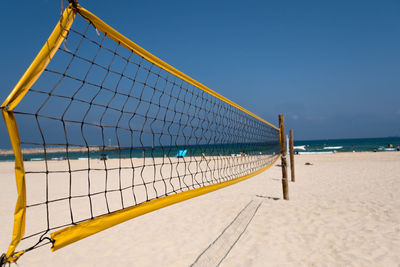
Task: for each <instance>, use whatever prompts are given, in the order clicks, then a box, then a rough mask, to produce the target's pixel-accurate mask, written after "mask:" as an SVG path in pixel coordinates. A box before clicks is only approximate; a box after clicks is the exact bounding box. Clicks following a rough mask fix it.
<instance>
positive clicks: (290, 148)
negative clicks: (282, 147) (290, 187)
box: [289, 130, 296, 182]
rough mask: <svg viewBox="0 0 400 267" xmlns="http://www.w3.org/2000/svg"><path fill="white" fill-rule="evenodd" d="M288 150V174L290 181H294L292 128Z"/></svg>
mask: <svg viewBox="0 0 400 267" xmlns="http://www.w3.org/2000/svg"><path fill="white" fill-rule="evenodd" d="M289 138H290V139H289V151H290V176H291V178H292V182H295V181H296V178H295V177H294V140H293V130H290V137H289Z"/></svg>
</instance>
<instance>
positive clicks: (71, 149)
mask: <svg viewBox="0 0 400 267" xmlns="http://www.w3.org/2000/svg"><path fill="white" fill-rule="evenodd" d="M88 149H89V151H91V152H97V151H103V150H104V151H110V150H116V149H118V147H109V146H108V147H104V148H103V147H102V146H90V147H76V146H75V147H72V146H71V147H68V152H87V151H88ZM66 151H67V150H66V147H47V148H46V153H62V152H66ZM22 154H25V155H27V154H44V149H43V148H23V149H22ZM12 155H14V151H13V150H12V149H2V150H0V156H12Z"/></svg>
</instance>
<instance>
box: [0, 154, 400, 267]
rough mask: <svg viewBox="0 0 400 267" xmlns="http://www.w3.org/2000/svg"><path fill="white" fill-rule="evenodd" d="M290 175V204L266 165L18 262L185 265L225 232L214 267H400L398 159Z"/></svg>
mask: <svg viewBox="0 0 400 267" xmlns="http://www.w3.org/2000/svg"><path fill="white" fill-rule="evenodd" d="M305 162H311V163H313V165H312V166H307V165H305V164H304V163H305ZM0 170H1V180H0V186H1V188H2V192H1V194H0V199H1V205H0V215H1V220H0V250H1V251H5V250H6V249H7V247H8V243H9V241H10V239H11V232H12V220H13V218H12V216H13V209H14V203H15V198H16V192H15V191H16V190H15V182H14V176H13V166H12V164H11V163H0ZM296 174H297V176H296V177H297V180H296V182H295V183H290V184H289V187H290V198H291V199H290V200H289V201H284V200H282V189H281V180H280V178H281V170H280V168H278V167H272V168H271V169H269V170H268V171H266V172H264V173H262V174H260V175H258V176H256V177H254V178H251V179H249V180H247V181H244V182H241V183H239V184H236V185H233V186H230V187H227V188H225V189H222V190H218V191H216V192H213V193H210V194H206V195H203V196H200V197H197V198H194V199H191V200H188V201H185V202H182V203H179V204H175V205H173V206H170V207H167V208H164V209H161V210H158V211H155V212H153V213H150V214H146V215H144V216H141V217H138V218H135V219H133V220H131V221H128V222H125V223H123V224H120V225H118V226H115V227H113V228H110V229H108V230H106V231H103V232H101V233H98V234H96V235H93V236H91V237H88V238H86V239H84V240H81V241H79V242H77V243H75V244H72V245H70V246H67V247H65V248H63V249H60V250H59V251H56V252H54V253H52V252H50V248H49V246H45V247H42V248H39V249H36V250H34V251H32V252H29V253H27V254H26V255H24V256H22V257H21V259H20V260H19V262H18V263H19V265H20V266H110V265H111V266H132V265H134V266H189V265H190V264H192V263H194V262H195V260H196V259H197V258H198V256H199V255H200V254H202V253H203V252H204V251H205V250H206V249H207V248H208V247H209V246H210V244H212V243H213V242H214V241H216V239H217V238H218V237H219V236H220V235H221V233H228V234H225V238H226V239H225V240H227V241H225V242H214V244H217V245H218V244H219V243H224V244H225V245H226V244H228V245H230V246H227V247H228V254H226V253H225V254H224V253H222V252H221V251H222V250H223V249H226V248H223V247H221V248H220V249H216V247H213V248H212V249H214V251H216V252H213V253H214V255H215V257H216V258H217V257H220V256H219V254H221V255H222V256H223V257H224V259H223V260H222V263H221V266H313V265H315V266H400V265H399V263H400V256H399V255H400V198H399V192H400V153H398V152H386V153H338V154H332V155H300V156H296ZM252 200H253V203H256V202H257V203H260V204H261V205H260V206H259V208H258V209H257V210H256V209H253V210H254V212H255V213H254V212H253V211H252V212H247V210H246V209H245V211H244V212H242V213H241V214H243V216H242V217H243V224H244V223H246V222H247V221H248V222H249V224H248V226H247V227H243V224H242V225H240V221H238V219H237V220H236V221H235V218H237V216H238V214H239V213H240V212H241V211H242V210H243V208H244V207H246V205H248V204H249V202H250V201H252ZM257 205H258V204H257ZM250 206H251V205H250ZM246 212H247V213H246ZM251 214H255V215H254V217H253V218H252V220H251V217H250V215H251ZM246 216H247V217H246ZM239 218H241V217H240V216H239ZM246 218H247V219H246ZM229 225H231V228H229V227H228V228H227V226H229ZM233 227H236V228H233ZM243 229H244V232H243ZM227 235H228V236H227ZM233 235H237V236H239V238H238V239H237V238H233ZM235 240H236V241H235ZM233 244H234V246H233V247H232V245H233ZM211 252H212V251H211V250H210V251H209V252H206V253H208V254H210V253H211ZM213 261H215V259H211V260H210V262H209V264H208V265H209V266H212V264H213Z"/></svg>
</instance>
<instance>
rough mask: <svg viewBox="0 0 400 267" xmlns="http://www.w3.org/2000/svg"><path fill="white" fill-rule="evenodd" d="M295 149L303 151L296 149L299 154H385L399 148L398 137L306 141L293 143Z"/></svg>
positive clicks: (399, 139) (399, 140)
mask: <svg viewBox="0 0 400 267" xmlns="http://www.w3.org/2000/svg"><path fill="white" fill-rule="evenodd" d="M294 146H295V147H302V146H304V149H305V150H303V149H300V148H298V149H296V150H295V151H297V152H299V153H301V152H313V153H315V152H317V153H321V152H373V151H374V150H376V152H386V151H393V150H394V151H396V147H398V146H400V137H384V138H354V139H325V140H308V141H295V142H294Z"/></svg>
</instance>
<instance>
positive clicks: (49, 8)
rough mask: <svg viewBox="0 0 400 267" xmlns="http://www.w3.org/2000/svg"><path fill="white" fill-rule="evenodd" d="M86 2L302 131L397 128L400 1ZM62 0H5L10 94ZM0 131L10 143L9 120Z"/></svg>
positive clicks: (364, 133)
mask: <svg viewBox="0 0 400 267" xmlns="http://www.w3.org/2000/svg"><path fill="white" fill-rule="evenodd" d="M79 3H80V4H81V5H82V6H83V7H85V8H87V9H88V10H90V11H91V12H93V13H94V14H96V15H97V16H99V17H100V18H102V19H103V20H104V21H106V22H107V23H108V24H110V25H111V26H113V27H114V28H116V29H117V30H118V31H120V32H121V33H123V34H124V35H126V36H127V37H129V38H131V39H132V40H133V41H135V42H136V43H138V44H139V45H141V46H143V47H144V48H145V49H147V50H149V51H150V52H152V53H154V54H155V55H156V56H158V57H160V58H161V59H163V60H165V61H166V62H168V63H169V64H171V65H173V66H174V67H176V68H178V69H179V70H181V71H183V72H185V73H186V74H188V75H189V76H191V77H193V78H195V79H196V80H198V81H200V82H201V83H203V84H205V85H206V86H208V87H210V88H211V89H213V90H215V91H217V92H219V93H220V94H222V95H224V96H226V97H227V98H229V99H231V100H233V101H234V102H236V103H238V104H239V105H241V106H243V107H245V108H247V109H249V110H250V111H252V112H254V113H255V114H257V115H259V116H261V117H263V118H264V119H266V120H268V121H270V122H271V123H273V124H275V125H277V116H278V113H284V114H285V115H286V127H287V128H288V129H289V128H292V129H294V131H295V136H296V138H297V139H303V140H309V139H328V138H358V137H384V136H393V135H400V1H395V0H393V1H389V0H381V1H351V0H345V1H339V0H338V1H323V0H316V1H297V0H293V1H174V0H169V1H122V0H114V1H99V0H97V1H94V0H86V1H84V0H81V1H79ZM60 9H61V3H60V1H58V0H54V1H50V0H48V1H44V0H35V1H8V2H7V4H6V6H5V5H3V12H2V16H1V17H0V25H1V26H0V27H1V33H2V37H1V42H0V46H1V60H0V62H1V65H0V71H1V75H0V84H1V89H0V99H1V101H3V100H4V99H5V98H6V96H7V95H8V93H9V91H10V90H11V89H12V88H13V87H14V85H15V84H16V82H17V81H18V79H19V78H20V76H21V75H22V74H23V72H24V71H25V70H26V68H27V67H28V66H29V64H30V63H31V61H32V60H33V58H34V57H35V55H36V53H37V52H38V51H39V49H40V48H41V47H42V45H43V44H44V42H45V40H46V39H47V37H48V36H49V34H50V33H51V31H52V29H53V28H54V26H55V24H56V23H57V20H58V17H59V14H60ZM0 138H1V139H2V140H3V141H2V142H1V144H2V145H3V143H4V140H6V143H8V137H7V133H6V130H5V128H4V125H3V123H2V124H1V127H0Z"/></svg>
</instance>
